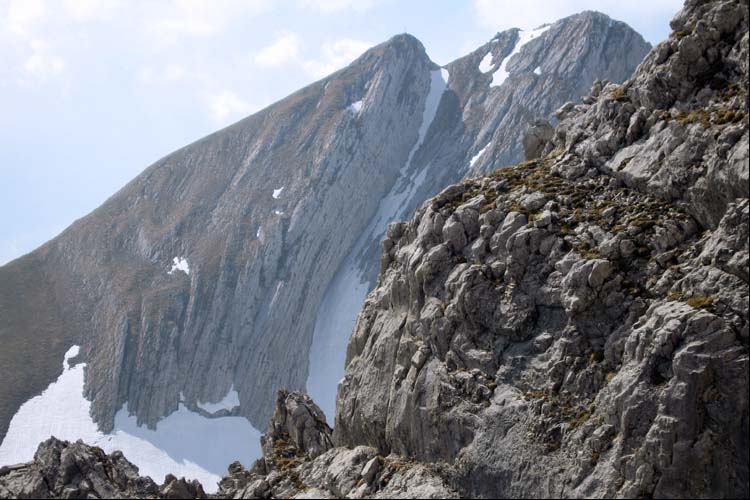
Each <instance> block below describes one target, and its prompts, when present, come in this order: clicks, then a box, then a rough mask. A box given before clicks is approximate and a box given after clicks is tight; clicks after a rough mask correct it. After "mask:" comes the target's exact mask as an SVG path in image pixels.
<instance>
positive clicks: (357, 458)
mask: <svg viewBox="0 0 750 500" xmlns="http://www.w3.org/2000/svg"><path fill="white" fill-rule="evenodd" d="M262 442H263V458H261V459H260V460H258V461H257V462H256V463H255V464H254V465H253V467H252V469H251V470H250V471H247V470H245V469H244V468H243V467H242V466H241V465H240V464H238V463H235V464H232V465H231V466H230V467H229V475H228V476H227V477H225V478H224V479H223V480H222V482H221V483H220V484H219V492H218V493H217V497H220V498H455V496H456V494H455V492H454V491H453V490H452V489H451V488H450V487H449V486H448V485H447V483H446V481H445V480H444V479H443V477H442V476H441V474H440V471H439V470H438V469H437V468H435V467H431V466H427V465H424V464H418V463H414V462H411V461H409V460H405V459H403V458H401V457H398V456H395V455H392V456H386V457H384V456H381V455H379V454H378V450H376V449H375V448H372V447H368V446H358V447H355V448H352V449H348V448H334V447H333V445H332V444H331V429H330V427H328V425H327V424H326V421H325V416H324V415H323V413H322V412H321V410H320V408H318V406H317V405H316V404H315V403H313V401H312V400H311V399H310V398H309V397H307V396H304V395H301V394H299V393H288V392H286V391H280V392H279V396H278V401H277V404H276V411H275V412H274V415H273V417H272V419H271V423H270V424H269V426H268V431H267V432H266V434H265V435H264V436H263V439H262Z"/></svg>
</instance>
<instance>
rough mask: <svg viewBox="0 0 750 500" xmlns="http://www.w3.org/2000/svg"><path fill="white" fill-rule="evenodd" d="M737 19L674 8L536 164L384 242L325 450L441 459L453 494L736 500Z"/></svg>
mask: <svg viewBox="0 0 750 500" xmlns="http://www.w3.org/2000/svg"><path fill="white" fill-rule="evenodd" d="M747 23H748V14H747V2H742V1H740V2H738V1H717V2H695V1H688V2H687V3H686V5H685V8H684V9H683V10H682V11H681V12H680V13H679V14H678V15H677V16H676V17H675V19H674V20H673V22H672V26H673V28H674V30H675V31H674V32H673V33H672V35H671V36H670V38H669V40H667V41H665V42H664V43H662V44H660V45H659V46H657V47H656V48H655V49H654V50H653V51H652V52H651V53H650V54H649V55H648V56H647V58H646V60H645V61H644V62H643V63H642V64H641V65H640V66H639V68H638V70H637V71H636V73H635V74H634V76H633V77H632V78H631V79H630V80H628V81H627V82H626V83H625V84H623V85H616V84H609V83H607V82H597V83H596V84H595V85H594V86H593V89H592V95H591V96H589V97H586V98H584V99H583V102H582V103H581V104H577V105H576V104H568V105H565V106H564V107H563V108H562V109H561V110H560V111H559V112H558V117H559V118H560V120H561V123H560V124H559V126H558V127H557V128H556V130H555V133H554V134H553V136H552V137H551V140H549V142H548V143H547V144H544V145H540V146H538V147H537V148H536V150H537V151H536V152H539V150H541V151H542V152H543V153H544V154H543V155H542V157H540V158H536V159H532V160H530V161H527V162H525V163H522V164H520V165H518V166H515V167H511V168H506V169H500V170H498V171H496V172H494V173H492V174H490V175H489V176H486V177H483V178H478V179H472V180H468V181H465V182H462V183H460V184H457V185H455V186H452V187H450V188H448V189H447V190H445V191H444V192H443V193H441V194H440V195H439V196H437V197H436V198H434V199H432V200H430V201H429V202H428V203H426V204H425V205H424V206H423V207H422V208H421V209H420V210H419V211H418V212H417V214H416V216H415V218H414V219H413V220H412V221H410V222H407V223H398V224H394V225H392V226H391V227H390V228H389V231H388V238H387V239H386V240H385V241H384V243H383V258H382V271H381V275H380V281H379V285H378V287H377V288H376V289H375V291H374V292H373V293H372V294H371V295H370V296H369V297H368V300H367V303H366V305H365V307H364V309H363V311H362V313H361V315H360V317H359V319H358V323H357V327H356V329H355V331H354V334H353V336H352V339H351V341H350V345H349V352H348V355H347V371H346V377H345V380H344V381H342V383H341V385H340V386H339V394H338V414H337V417H336V424H335V427H334V428H335V431H334V441H335V442H336V443H337V444H338V445H345V446H350V447H351V446H355V445H364V444H369V445H371V446H375V447H377V448H378V449H379V450H381V452H384V453H390V452H394V453H398V454H401V455H404V456H409V457H414V458H415V459H417V460H420V461H424V462H436V461H442V462H448V463H453V464H454V465H455V467H456V476H455V477H456V484H458V489H459V491H461V492H462V495H465V496H478V497H486V498H493V497H498V496H500V497H506V496H514V497H539V498H543V497H600V496H603V497H625V498H634V497H640V496H649V497H650V496H653V497H660V496H666V497H706V496H709V497H742V496H746V495H747V493H748V465H747V464H748V458H749V457H748V449H749V446H748V444H749V443H748V433H747V429H748V397H747V394H748V340H749V335H748V274H747V271H746V269H747V266H748V239H747V237H746V236H747V234H748V190H749V189H750V188H749V187H748V115H747V105H748V102H747V99H748V97H747V96H748V88H747V78H748V65H747V55H748V24H747ZM537 135H539V134H537ZM530 149H532V150H533V149H534V148H530Z"/></svg>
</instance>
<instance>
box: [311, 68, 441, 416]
mask: <svg viewBox="0 0 750 500" xmlns="http://www.w3.org/2000/svg"><path fill="white" fill-rule="evenodd" d="M448 77H449V74H448V71H446V70H445V69H438V70H435V71H431V72H430V90H429V93H428V95H427V98H426V99H425V107H424V111H423V113H422V121H421V124H420V127H419V132H418V138H417V142H416V143H415V144H414V146H413V147H412V149H411V151H410V152H409V156H408V157H407V160H406V163H404V165H403V166H402V167H401V170H400V173H399V178H398V179H397V180H396V182H395V183H394V185H393V187H392V188H391V190H390V192H389V193H388V194H387V195H386V196H385V197H384V198H383V199H382V200H381V201H380V205H379V207H378V211H377V212H376V213H375V215H374V216H373V218H372V219H371V220H370V223H369V224H368V226H367V229H365V231H364V232H363V233H362V235H361V236H360V237H359V239H358V240H357V242H356V243H355V244H354V247H353V250H352V251H351V252H350V253H349V255H348V256H347V258H346V260H345V261H344V264H343V265H342V266H341V268H339V270H338V272H337V273H336V276H335V277H334V278H333V280H332V281H331V283H330V284H329V286H328V289H327V290H326V293H325V296H324V297H323V301H322V302H321V304H320V307H319V308H318V315H317V319H316V322H315V333H314V335H313V343H312V346H311V348H310V364H309V367H310V368H309V375H308V379H307V392H308V394H309V395H310V396H311V397H312V398H313V399H314V400H315V402H316V403H317V404H318V405H319V406H320V408H321V409H322V410H323V411H324V412H325V414H326V418H327V420H328V423H329V424H331V425H332V424H333V420H334V418H335V412H336V392H337V387H338V383H339V381H340V379H341V378H342V377H343V376H344V363H345V361H346V346H347V344H348V342H349V337H350V336H351V334H352V331H353V330H354V323H355V321H356V319H357V314H358V313H359V311H360V310H361V309H362V305H363V304H364V301H365V298H366V297H367V294H368V292H369V291H370V290H371V288H372V284H371V283H370V282H369V281H368V279H367V277H366V276H365V270H364V269H362V268H361V267H360V265H359V260H360V259H359V257H360V256H361V255H362V254H363V253H364V252H366V251H367V249H368V248H370V246H371V245H377V244H379V242H380V240H381V239H382V238H383V236H384V235H385V232H386V229H387V228H388V224H389V223H391V222H393V221H396V220H400V219H402V218H403V217H404V216H408V215H409V214H405V210H406V208H407V207H408V206H409V205H410V203H411V201H412V200H413V198H414V196H415V194H416V193H417V191H418V189H419V187H420V186H421V184H422V183H423V182H424V180H425V178H426V176H427V171H428V167H429V165H425V166H424V167H423V168H422V169H421V170H420V171H415V172H414V173H412V174H411V175H410V174H409V172H410V171H411V162H412V158H413V157H414V155H415V154H416V152H417V151H418V150H419V148H420V146H421V145H422V143H423V142H424V139H425V136H426V135H427V131H428V130H429V128H430V124H431V123H432V121H433V119H434V118H435V114H436V113H437V109H438V105H439V104H440V99H441V98H442V96H443V92H445V90H446V89H447V86H448V85H447V84H448Z"/></svg>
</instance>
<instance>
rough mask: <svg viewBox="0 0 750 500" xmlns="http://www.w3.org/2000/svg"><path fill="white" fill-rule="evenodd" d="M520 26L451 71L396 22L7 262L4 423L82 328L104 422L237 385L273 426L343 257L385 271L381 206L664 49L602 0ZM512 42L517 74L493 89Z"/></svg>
mask: <svg viewBox="0 0 750 500" xmlns="http://www.w3.org/2000/svg"><path fill="white" fill-rule="evenodd" d="M520 37H521V34H520V33H519V32H518V30H509V31H506V32H503V33H501V34H499V35H498V36H497V37H496V38H495V39H494V40H493V41H492V42H490V43H488V44H486V45H485V46H483V47H481V48H480V49H478V50H476V51H474V52H472V53H471V54H469V55H467V56H466V57H464V58H461V59H459V60H457V61H455V62H454V63H452V64H450V65H448V66H447V69H448V71H447V73H446V72H445V71H444V70H443V71H441V69H440V68H438V67H437V65H435V64H434V63H433V62H432V61H430V59H429V57H428V56H427V54H426V53H425V50H424V47H422V45H421V43H420V42H419V41H417V40H416V39H415V38H413V37H411V36H409V35H399V36H397V37H394V38H393V39H391V40H390V41H388V42H386V43H384V44H382V45H380V46H377V47H375V48H373V49H371V50H369V51H368V52H366V53H365V54H363V55H362V56H361V57H360V58H358V59H357V60H356V61H354V62H353V63H352V64H351V65H350V66H348V67H347V68H345V69H343V70H341V71H339V72H337V73H335V74H333V75H331V76H330V77H328V78H325V79H323V80H321V81H319V82H316V83H314V84H312V85H310V86H308V87H306V88H304V89H302V90H300V91H299V92H297V93H295V94H293V95H291V96H289V97H288V98H286V99H284V100H282V101H280V102H278V103H276V104H274V105H272V106H270V107H268V108H266V109H264V110H262V111H260V112H258V113H256V114H255V115H253V116H251V117H248V118H246V119H245V120H242V121H240V122H238V123H237V124H235V125H233V126H231V127H228V128H226V129H224V130H222V131H219V132H217V133H215V134H212V135H210V136H208V137H206V138H204V139H202V140H200V141H197V142H196V143H194V144H191V145H189V146H187V147H185V148H183V149H181V150H179V151H177V152H175V153H173V154H171V155H169V156H167V157H165V158H163V159H162V160H160V161H158V162H157V163H155V164H154V165H153V166H151V167H149V168H148V169H147V170H146V171H144V172H143V173H142V174H141V175H140V176H138V177H137V178H136V179H134V180H133V181H132V182H130V183H129V184H128V185H127V186H125V187H124V188H123V189H122V190H121V191H120V192H118V193H116V194H115V195H114V196H112V197H111V198H110V199H109V200H107V202H106V203H105V204H104V205H103V206H102V207H100V208H99V209H97V210H95V211H94V212H93V213H91V214H90V215H88V216H86V217H84V218H82V219H81V220H79V221H77V222H76V223H74V224H73V225H72V226H71V227H69V228H68V229H66V230H65V231H64V232H63V233H62V234H61V235H59V236H58V237H57V238H55V239H54V240H52V241H51V242H49V243H47V244H46V245H44V246H42V247H41V248H39V249H38V250H36V251H35V252H32V253H31V254H29V255H28V256H25V257H23V258H21V259H18V260H16V261H14V262H11V263H10V264H8V265H6V266H3V267H0V340H1V341H2V344H3V346H4V348H3V350H2V351H0V361H2V362H1V363H0V379H2V380H4V381H11V382H10V383H4V384H0V439H1V438H2V437H3V435H4V433H5V431H6V429H7V426H8V422H9V421H10V419H11V418H12V416H13V415H14V414H15V412H16V410H17V409H18V407H19V406H20V405H21V404H22V403H23V402H25V401H27V400H28V399H29V398H31V397H33V396H35V395H37V394H39V393H40V392H41V391H42V390H44V388H45V387H47V385H48V384H49V383H50V382H52V381H53V380H55V378H56V377H57V376H58V375H59V374H60V359H62V357H63V354H64V353H65V352H66V351H67V349H68V348H69V347H70V346H71V345H73V344H76V345H80V346H81V359H82V360H84V361H85V362H86V363H87V372H86V396H87V398H88V399H90V400H92V412H93V417H94V418H95V420H96V422H97V423H98V424H99V425H100V427H101V428H102V430H104V431H109V430H111V429H112V425H113V419H114V416H115V414H116V412H117V411H118V410H120V409H122V408H124V407H125V404H126V403H127V408H128V409H129V411H130V412H132V413H134V414H135V415H136V416H137V418H138V422H139V423H142V424H147V425H149V426H151V427H153V426H154V425H155V424H156V423H157V422H158V421H159V419H160V418H162V417H164V416H165V415H167V414H169V413H171V412H173V411H175V410H176V409H177V408H178V404H179V402H180V401H181V400H182V401H183V402H184V403H185V404H186V405H187V406H188V407H191V408H195V407H196V404H197V403H199V402H204V403H207V402H217V401H220V400H221V399H222V398H223V397H224V396H225V395H226V394H228V392H229V391H230V388H232V387H234V388H236V389H237V391H238V393H239V400H240V405H239V406H238V407H236V408H232V409H227V411H229V412H231V413H232V414H238V415H242V416H245V417H247V418H249V419H250V420H251V421H252V422H253V423H254V425H255V426H256V427H258V428H261V427H262V426H264V425H265V423H266V421H267V419H268V418H269V417H270V415H271V412H272V409H273V402H274V400H275V394H276V390H277V388H279V387H288V388H290V389H300V388H303V387H304V385H305V382H306V380H307V376H308V355H309V350H310V344H311V342H312V338H313V328H314V325H315V320H316V317H317V316H318V310H319V306H320V304H321V302H322V300H323V298H324V295H325V292H326V289H327V288H328V286H329V284H330V283H331V282H332V279H333V278H334V276H335V275H336V273H337V270H340V269H341V268H342V266H343V265H344V263H345V262H347V259H349V258H350V256H352V255H354V254H356V255H354V256H353V257H351V258H352V259H356V260H358V259H360V258H362V259H364V262H365V263H364V264H362V265H361V266H359V267H358V269H359V270H360V271H361V272H362V273H363V274H364V275H365V276H366V277H367V279H371V278H373V279H374V275H375V274H376V272H377V269H376V267H377V265H376V263H377V252H378V249H379V246H378V243H379V240H380V239H381V236H382V233H381V232H380V230H379V229H378V228H380V225H379V224H380V222H383V223H384V222H387V221H389V220H393V219H394V218H395V217H399V218H400V217H408V216H410V215H411V211H413V209H414V208H415V207H416V206H417V205H418V204H419V203H421V202H422V201H423V200H424V199H426V197H427V196H430V195H433V194H435V193H437V192H438V191H439V190H440V189H442V188H443V187H444V186H445V185H447V184H448V183H450V182H454V181H455V180H457V179H459V178H461V177H462V176H463V175H464V174H466V172H467V171H469V170H471V171H483V170H482V169H487V168H491V166H492V165H494V164H496V163H498V162H501V163H502V162H507V161H509V160H510V159H513V160H517V159H520V155H521V146H520V142H519V138H520V134H522V133H523V130H522V129H523V126H525V125H526V123H527V122H528V121H529V120H530V119H532V118H537V117H538V118H545V117H546V118H549V115H550V114H551V113H552V111H553V110H554V109H556V108H557V107H558V106H559V105H561V104H562V103H563V102H565V101H567V100H569V99H572V98H577V97H578V96H579V95H580V94H581V93H582V92H583V91H584V89H586V88H588V87H589V86H590V84H591V83H592V81H593V80H594V79H595V78H609V79H612V80H622V79H624V78H625V77H626V76H628V75H629V74H630V73H631V72H632V70H633V69H634V67H635V65H636V63H637V61H638V60H639V59H640V58H641V57H642V55H643V54H645V52H646V51H647V49H648V44H646V42H644V41H643V39H642V38H641V37H640V36H639V35H638V34H637V33H635V32H634V31H633V30H632V29H630V28H629V27H628V26H627V25H625V24H624V23H620V22H615V21H612V20H610V19H609V18H607V17H606V16H604V15H602V14H598V13H592V12H587V13H583V14H580V15H577V16H572V17H570V18H566V19H563V20H560V21H559V22H557V23H554V24H553V25H551V26H550V27H549V28H548V29H547V30H546V31H545V32H544V33H543V34H541V35H540V36H539V37H537V38H536V39H535V40H532V41H530V42H529V43H527V44H525V45H524V46H523V48H522V49H520V45H518V43H519V39H520ZM517 46H518V48H519V49H520V50H519V51H518V54H516V55H514V56H513V57H512V58H511V57H509V56H510V54H511V53H512V52H513V51H514V49H515V48H516V47H517ZM488 54H489V55H490V59H491V60H492V61H491V65H490V68H488V69H484V70H481V69H480V67H479V66H480V63H481V61H482V60H483V59H484V58H485V57H487V55H488ZM506 57H507V58H509V60H508V61H507V64H506V65H505V69H507V73H508V77H507V82H506V83H505V84H503V85H500V86H491V81H492V80H493V75H494V74H496V73H497V72H498V71H500V69H499V68H500V66H501V61H504V60H505V58H506ZM536 68H540V69H539V71H536V72H535V71H534V70H535V69H536ZM505 69H503V71H505ZM448 75H449V76H448ZM444 78H447V80H448V82H447V85H446V84H445V81H444V80H443V79H444ZM428 101H429V102H428ZM433 108H434V109H433ZM428 110H432V111H433V112H434V113H433V114H431V115H430V114H429V113H427V111H428ZM501 135H502V140H501V137H500V136H501ZM491 138H492V141H493V146H492V148H489V149H486V151H485V152H484V156H486V157H479V158H477V159H476V161H472V159H473V158H474V157H475V156H476V155H477V153H478V152H479V151H480V150H481V149H482V148H485V147H486V145H487V143H488V142H490V139H491ZM394 200H395V201H394ZM388 203H391V204H392V208H393V210H392V211H388V210H386V211H385V212H382V213H381V212H380V208H381V207H383V206H391V205H388ZM381 219H382V220H381ZM379 221H380V222H379ZM383 229H384V226H383ZM363 234H364V236H360V235H363ZM358 239H362V244H361V245H359V241H358ZM355 248H356V249H357V251H356V252H354V250H353V249H355ZM371 262H374V263H375V266H374V267H372V269H373V270H374V271H375V272H374V273H371V272H370V270H371V266H372V265H371ZM176 264H179V265H177V266H175V265H176ZM346 293H348V291H347V292H346ZM356 309H357V307H355V308H353V310H352V311H353V312H352V314H356V312H355V311H356ZM282 332H283V334H282ZM348 334H349V331H348V327H347V331H346V332H345V335H346V336H348ZM18 360H23V363H19V362H18ZM337 378H338V377H337ZM337 378H336V379H334V380H337Z"/></svg>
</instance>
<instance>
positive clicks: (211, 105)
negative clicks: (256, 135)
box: [206, 89, 252, 125]
mask: <svg viewBox="0 0 750 500" xmlns="http://www.w3.org/2000/svg"><path fill="white" fill-rule="evenodd" d="M206 102H207V104H208V110H209V112H210V114H211V118H212V119H213V120H214V121H215V122H216V123H217V124H222V125H223V124H225V123H227V121H228V120H229V119H231V118H236V117H239V116H244V115H247V114H249V113H250V112H251V111H252V106H251V105H250V103H248V102H247V101H245V100H244V99H242V98H241V97H240V96H238V95H237V94H235V93H234V92H232V91H231V90H228V89H224V90H221V91H218V92H211V93H208V94H207V95H206Z"/></svg>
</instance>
